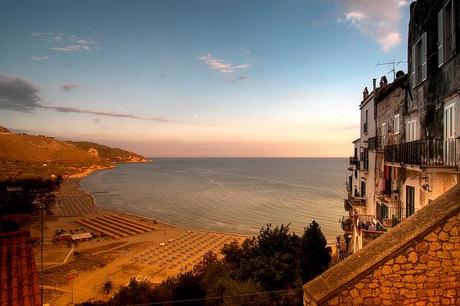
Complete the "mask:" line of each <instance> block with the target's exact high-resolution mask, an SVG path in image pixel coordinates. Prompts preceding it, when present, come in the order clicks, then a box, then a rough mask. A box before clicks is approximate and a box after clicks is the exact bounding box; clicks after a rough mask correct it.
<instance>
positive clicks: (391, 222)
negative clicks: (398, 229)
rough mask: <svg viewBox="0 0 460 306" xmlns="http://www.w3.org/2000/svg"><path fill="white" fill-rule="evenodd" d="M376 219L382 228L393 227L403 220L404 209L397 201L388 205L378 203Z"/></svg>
mask: <svg viewBox="0 0 460 306" xmlns="http://www.w3.org/2000/svg"><path fill="white" fill-rule="evenodd" d="M376 217H377V220H379V221H380V223H381V224H383V226H385V227H394V226H396V225H398V224H399V223H400V222H401V221H402V219H403V218H405V211H404V207H403V205H402V203H401V202H399V201H395V202H394V203H389V204H385V203H381V202H378V203H377V213H376Z"/></svg>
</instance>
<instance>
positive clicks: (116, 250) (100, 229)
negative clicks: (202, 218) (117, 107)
mask: <svg viewBox="0 0 460 306" xmlns="http://www.w3.org/2000/svg"><path fill="white" fill-rule="evenodd" d="M101 169H102V168H97V169H96V168H94V169H88V171H86V172H85V173H83V174H80V175H77V176H73V177H72V178H69V179H66V180H65V181H64V182H63V184H62V187H61V189H60V190H59V191H58V192H57V194H56V199H57V201H56V205H55V207H54V208H53V216H47V217H46V222H45V230H44V255H43V266H44V270H45V271H44V286H45V301H46V302H47V303H49V304H50V305H67V304H70V303H71V302H72V300H73V302H74V303H78V302H83V301H87V300H91V299H92V300H106V299H108V298H109V297H110V296H111V294H113V292H115V291H116V290H117V289H118V288H119V287H120V286H123V285H126V284H127V283H128V282H129V280H130V279H131V278H136V279H138V280H141V279H142V280H147V281H149V282H152V283H154V284H155V283H160V282H161V281H163V280H165V279H166V278H168V277H170V276H173V275H175V274H177V273H179V272H182V271H187V270H189V269H192V268H193V266H194V265H195V264H196V263H197V262H199V260H200V259H201V257H202V256H203V255H204V254H205V253H206V252H208V251H213V252H215V253H217V254H219V252H220V250H221V248H222V246H223V245H224V244H226V243H229V242H231V241H237V242H239V243H241V242H242V241H244V239H246V238H247V237H245V236H241V235H232V234H224V233H215V232H206V231H199V230H192V229H186V228H181V227H178V226H173V225H169V224H166V223H164V222H161V221H160V220H155V221H154V220H152V219H148V218H143V217H140V216H134V215H130V214H125V213H120V212H115V211H110V210H105V209H101V208H99V207H97V206H96V203H95V200H94V197H93V196H92V195H90V194H87V193H86V192H84V191H82V190H81V189H80V185H79V180H80V179H81V178H82V177H84V176H85V175H88V174H89V173H91V172H93V171H96V170H101ZM104 169H106V168H104ZM39 230H40V227H39V224H38V223H35V224H33V225H32V227H31V235H32V237H39V235H40V231H39ZM57 231H61V232H62V231H65V233H73V234H78V233H86V232H90V233H92V234H93V236H94V237H93V239H91V240H87V241H81V242H78V243H75V242H74V243H72V242H70V241H65V240H64V241H55V239H54V237H55V235H56V232H57ZM34 251H35V258H36V262H37V266H38V267H40V263H41V258H40V248H39V247H35V248H34ZM69 276H73V277H74V278H73V279H72V280H71V281H69V279H70V277H69ZM108 279H109V280H111V281H112V282H113V284H114V289H113V290H112V292H111V293H110V294H104V293H102V285H103V283H104V282H105V281H106V280H108ZM72 287H73V288H74V290H72ZM72 291H73V297H72Z"/></svg>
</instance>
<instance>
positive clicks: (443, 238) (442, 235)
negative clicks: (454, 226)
mask: <svg viewBox="0 0 460 306" xmlns="http://www.w3.org/2000/svg"><path fill="white" fill-rule="evenodd" d="M438 238H439V240H441V241H449V238H450V236H449V234H448V233H446V232H444V231H441V232H440V233H439V235H438Z"/></svg>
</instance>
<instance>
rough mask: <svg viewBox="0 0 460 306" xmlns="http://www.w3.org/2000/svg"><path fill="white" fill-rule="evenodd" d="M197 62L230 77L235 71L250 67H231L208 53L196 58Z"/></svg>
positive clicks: (239, 65)
mask: <svg viewBox="0 0 460 306" xmlns="http://www.w3.org/2000/svg"><path fill="white" fill-rule="evenodd" d="M198 60H199V61H200V62H202V63H203V64H205V65H207V66H208V67H209V68H211V69H212V70H215V71H217V72H219V73H222V74H225V75H232V74H233V73H235V72H236V71H238V70H244V69H247V68H248V67H249V66H250V64H247V63H245V64H238V65H232V64H231V63H228V62H226V61H225V60H223V59H219V58H216V57H214V56H213V55H212V54H210V53H208V54H206V55H203V56H200V57H198ZM245 79H246V77H245Z"/></svg>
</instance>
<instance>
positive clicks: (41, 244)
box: [40, 203, 45, 305]
mask: <svg viewBox="0 0 460 306" xmlns="http://www.w3.org/2000/svg"><path fill="white" fill-rule="evenodd" d="M40 208H41V213H42V218H41V219H42V221H41V243H40V265H41V271H40V278H41V281H40V283H41V284H40V292H41V301H42V305H44V302H45V296H44V291H43V244H44V241H45V240H44V235H43V233H44V223H45V205H44V204H43V203H40Z"/></svg>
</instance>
